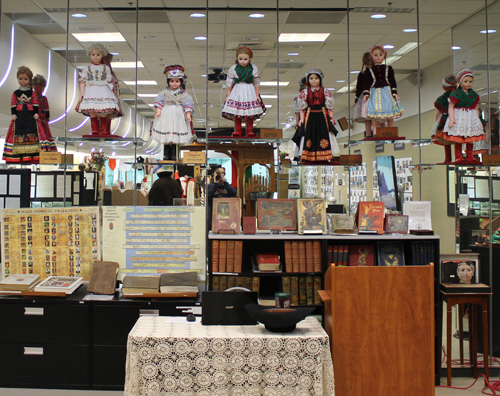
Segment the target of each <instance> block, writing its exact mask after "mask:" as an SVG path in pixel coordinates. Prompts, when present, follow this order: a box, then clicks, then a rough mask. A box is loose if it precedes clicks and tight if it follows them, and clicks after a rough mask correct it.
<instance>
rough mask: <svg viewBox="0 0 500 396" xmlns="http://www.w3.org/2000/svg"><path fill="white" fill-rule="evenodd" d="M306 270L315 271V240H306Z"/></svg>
mask: <svg viewBox="0 0 500 396" xmlns="http://www.w3.org/2000/svg"><path fill="white" fill-rule="evenodd" d="M306 270H307V272H314V250H313V241H306Z"/></svg>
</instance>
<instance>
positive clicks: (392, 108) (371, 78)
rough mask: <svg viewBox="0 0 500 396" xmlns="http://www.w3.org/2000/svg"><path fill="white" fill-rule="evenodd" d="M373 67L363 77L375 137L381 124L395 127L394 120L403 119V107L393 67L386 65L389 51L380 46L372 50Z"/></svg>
mask: <svg viewBox="0 0 500 396" xmlns="http://www.w3.org/2000/svg"><path fill="white" fill-rule="evenodd" d="M370 56H371V58H372V61H373V66H371V67H369V68H367V70H366V72H365V73H364V77H363V95H364V98H363V101H367V105H366V117H367V118H369V119H371V120H372V129H373V136H374V137H375V136H377V127H378V126H379V122H386V121H387V126H389V127H393V126H394V118H399V117H401V114H403V107H402V106H401V102H400V101H399V96H398V87H397V83H396V79H395V77H394V70H393V68H392V67H391V66H388V65H386V64H384V63H383V62H384V60H385V59H386V57H387V51H386V50H385V49H384V48H383V47H382V46H380V45H375V46H373V47H372V49H371V50H370Z"/></svg>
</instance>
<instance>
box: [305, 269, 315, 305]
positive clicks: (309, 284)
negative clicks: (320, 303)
mask: <svg viewBox="0 0 500 396" xmlns="http://www.w3.org/2000/svg"><path fill="white" fill-rule="evenodd" d="M306 294H307V305H313V304H314V278H313V277H312V276H309V275H308V276H306Z"/></svg>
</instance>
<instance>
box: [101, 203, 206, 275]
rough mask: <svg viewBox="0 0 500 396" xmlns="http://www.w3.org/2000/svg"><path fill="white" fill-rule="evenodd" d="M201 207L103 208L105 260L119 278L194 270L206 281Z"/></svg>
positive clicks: (203, 223)
mask: <svg viewBox="0 0 500 396" xmlns="http://www.w3.org/2000/svg"><path fill="white" fill-rule="evenodd" d="M205 216H206V211H205V208H204V207H196V206H187V207H185V206H175V207H159V206H145V207H144V206H143V207H139V206H136V207H130V206H105V207H103V252H104V256H103V259H104V260H110V261H118V262H119V263H120V273H119V277H120V278H123V277H124V276H125V275H155V274H162V273H166V272H180V271H187V270H191V271H192V270H195V271H197V272H198V274H199V280H204V279H205V262H206V251H205V238H206V235H205Z"/></svg>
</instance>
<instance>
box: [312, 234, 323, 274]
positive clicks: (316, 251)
mask: <svg viewBox="0 0 500 396" xmlns="http://www.w3.org/2000/svg"><path fill="white" fill-rule="evenodd" d="M321 266H322V263H321V242H320V241H314V242H313V271H314V272H321Z"/></svg>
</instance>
